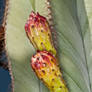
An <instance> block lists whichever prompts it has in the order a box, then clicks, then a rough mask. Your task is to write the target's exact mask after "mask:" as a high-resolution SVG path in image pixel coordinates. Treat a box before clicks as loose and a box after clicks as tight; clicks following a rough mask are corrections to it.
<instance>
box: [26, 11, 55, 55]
mask: <svg viewBox="0 0 92 92" xmlns="http://www.w3.org/2000/svg"><path fill="white" fill-rule="evenodd" d="M25 31H26V34H27V36H28V38H29V40H30V41H31V43H32V44H33V46H34V47H35V48H36V49H37V50H41V51H42V50H46V51H49V52H51V53H52V54H54V55H56V50H55V48H54V45H53V42H52V36H51V30H50V27H49V24H48V22H47V20H46V18H45V17H43V16H41V15H39V13H37V14H36V13H34V12H31V15H30V16H29V19H28V21H27V23H26V25H25Z"/></svg>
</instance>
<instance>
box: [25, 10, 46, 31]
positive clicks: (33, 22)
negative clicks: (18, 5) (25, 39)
mask: <svg viewBox="0 0 92 92" xmlns="http://www.w3.org/2000/svg"><path fill="white" fill-rule="evenodd" d="M46 21H47V20H46V18H45V17H43V16H41V15H40V14H39V13H38V12H37V13H35V12H33V11H32V12H31V14H30V16H29V19H28V21H27V23H26V24H25V30H26V31H28V32H29V31H30V26H31V27H34V26H35V27H39V25H40V24H42V25H44V23H46Z"/></svg>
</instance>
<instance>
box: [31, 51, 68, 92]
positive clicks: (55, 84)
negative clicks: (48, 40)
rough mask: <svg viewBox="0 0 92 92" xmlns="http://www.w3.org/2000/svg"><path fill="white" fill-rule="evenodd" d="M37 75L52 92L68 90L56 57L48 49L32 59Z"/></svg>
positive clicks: (65, 91)
mask: <svg viewBox="0 0 92 92" xmlns="http://www.w3.org/2000/svg"><path fill="white" fill-rule="evenodd" d="M31 65H32V68H33V70H34V71H35V73H36V75H37V76H38V78H39V79H40V80H42V81H43V82H44V84H45V85H46V86H47V87H48V88H49V89H50V92H68V89H67V87H66V84H65V82H64V80H63V78H62V73H61V72H60V69H59V68H58V65H57V60H56V59H55V57H54V56H53V55H52V54H50V53H49V52H47V51H40V52H38V53H37V54H36V55H34V56H33V57H32V59H31Z"/></svg>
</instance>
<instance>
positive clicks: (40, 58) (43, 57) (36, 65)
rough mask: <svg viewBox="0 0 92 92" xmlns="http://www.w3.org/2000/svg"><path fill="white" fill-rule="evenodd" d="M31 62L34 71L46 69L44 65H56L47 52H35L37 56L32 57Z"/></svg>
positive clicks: (53, 58) (52, 57)
mask: <svg viewBox="0 0 92 92" xmlns="http://www.w3.org/2000/svg"><path fill="white" fill-rule="evenodd" d="M31 61H32V62H31V65H32V68H33V69H34V70H37V69H41V68H43V67H46V66H45V65H48V66H52V64H53V63H56V59H55V57H54V56H53V55H51V54H50V53H49V52H47V51H39V52H37V54H36V55H34V56H33V57H32V60H31ZM52 62H53V63H52Z"/></svg>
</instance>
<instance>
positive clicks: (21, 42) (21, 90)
mask: <svg viewBox="0 0 92 92" xmlns="http://www.w3.org/2000/svg"><path fill="white" fill-rule="evenodd" d="M45 1H46V0H26V1H25V0H10V2H9V15H8V20H7V26H6V50H7V53H8V56H9V61H10V62H11V66H12V72H13V76H14V90H15V92H49V90H48V89H47V88H46V87H45V86H44V85H43V84H42V83H41V82H40V81H39V80H38V79H37V77H36V76H35V74H34V72H33V71H32V69H31V67H30V58H31V56H32V55H33V54H34V53H35V50H34V48H33V46H32V45H31V44H30V42H29V40H28V38H27V36H26V33H25V30H24V25H25V23H26V20H27V19H28V16H29V14H30V12H31V11H32V10H35V12H39V13H40V14H41V15H43V16H45V17H48V12H49V11H47V9H46V7H47V5H46V4H45ZM50 3H51V8H52V16H53V23H54V28H55V32H56V33H57V39H56V41H57V43H58V46H57V48H58V49H57V51H58V57H59V63H60V67H61V69H62V71H63V76H64V79H65V81H66V83H67V86H68V88H69V92H91V91H92V89H91V88H92V44H91V42H92V37H91V34H92V1H91V0H50Z"/></svg>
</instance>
